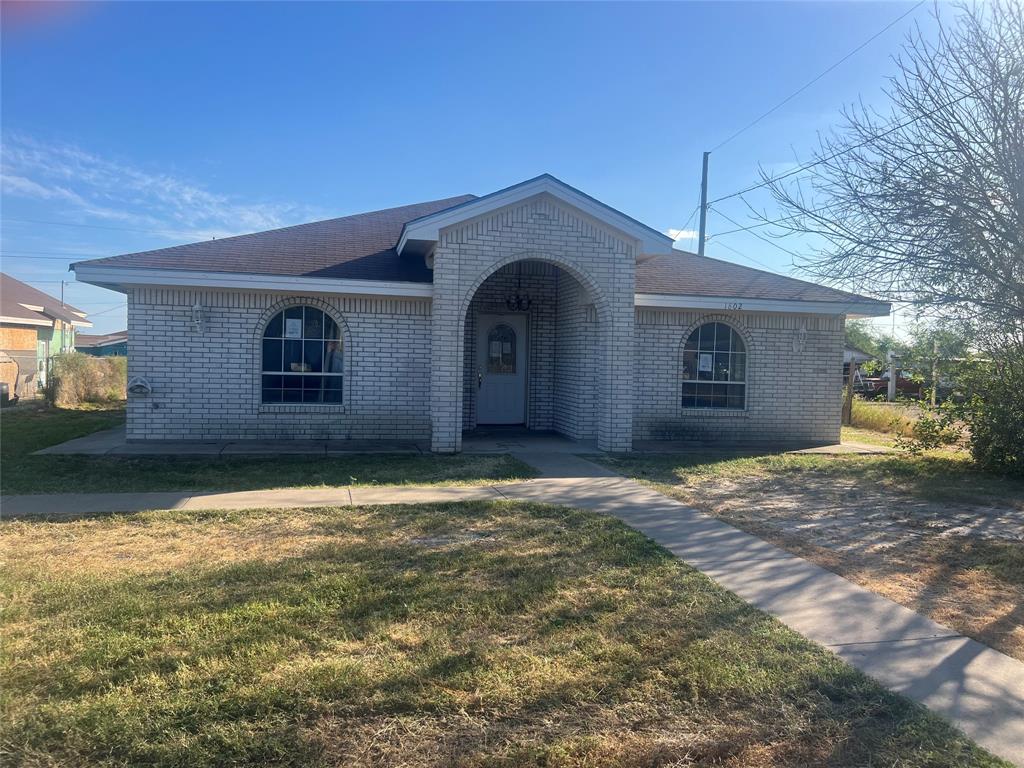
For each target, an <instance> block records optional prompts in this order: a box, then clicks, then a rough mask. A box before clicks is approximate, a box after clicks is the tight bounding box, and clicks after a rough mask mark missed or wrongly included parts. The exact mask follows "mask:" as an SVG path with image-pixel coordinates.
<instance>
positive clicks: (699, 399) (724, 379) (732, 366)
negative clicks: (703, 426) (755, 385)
mask: <svg viewBox="0 0 1024 768" xmlns="http://www.w3.org/2000/svg"><path fill="white" fill-rule="evenodd" d="M682 378H683V402H682V404H683V408H732V409H736V410H742V409H743V408H744V407H746V397H747V393H746V389H747V385H746V381H747V348H746V346H744V344H743V339H742V338H740V335H739V334H738V333H736V331H734V330H733V329H732V328H730V327H729V326H728V325H726V324H725V323H705V324H704V325H702V326H701V327H700V328H698V329H697V330H695V331H694V332H693V333H691V334H690V338H688V339H687V340H686V346H684V347H683V377H682Z"/></svg>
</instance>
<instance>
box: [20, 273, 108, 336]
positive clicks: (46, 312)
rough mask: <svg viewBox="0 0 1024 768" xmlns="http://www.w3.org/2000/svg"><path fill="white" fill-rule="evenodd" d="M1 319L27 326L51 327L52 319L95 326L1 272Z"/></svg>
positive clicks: (72, 309) (75, 311)
mask: <svg viewBox="0 0 1024 768" xmlns="http://www.w3.org/2000/svg"><path fill="white" fill-rule="evenodd" d="M0 316H2V317H3V318H4V320H5V322H17V321H18V320H24V321H25V324H26V325H51V324H52V322H53V319H54V318H56V319H58V320H63V321H64V322H66V323H75V324H76V325H86V326H89V325H92V323H90V322H88V321H87V320H86V319H85V312H83V311H82V310H80V309H78V308H77V307H73V306H71V305H70V304H67V303H61V300H60V299H56V298H54V297H53V296H51V295H50V294H48V293H43V292H42V291H40V290H39V289H38V288H33V287H32V286H31V285H29V284H28V283H23V282H21V280H17V279H16V278H13V277H11V276H10V275H8V274H5V273H3V272H0Z"/></svg>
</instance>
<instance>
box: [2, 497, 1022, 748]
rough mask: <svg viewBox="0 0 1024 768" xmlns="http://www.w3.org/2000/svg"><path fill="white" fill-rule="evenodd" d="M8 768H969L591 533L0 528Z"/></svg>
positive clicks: (752, 626)
mask: <svg viewBox="0 0 1024 768" xmlns="http://www.w3.org/2000/svg"><path fill="white" fill-rule="evenodd" d="M0 559H2V560H3V562H4V564H5V566H4V568H3V569H2V570H0V590H2V594H4V595H5V597H6V601H5V602H6V605H5V608H4V611H3V614H2V622H3V624H2V632H3V647H4V654H3V657H2V659H0V678H2V679H3V681H4V684H3V686H2V687H0V707H2V713H3V714H2V717H0V749H2V750H3V754H5V756H6V760H5V762H6V764H10V765H19V764H20V765H97V766H129V765H157V766H190V767H191V766H196V767H200V766H214V765H217V766H222V765H236V766H241V765H277V766H284V765H294V766H300V765H301V766H321V765H323V766H326V765H346V766H360V765H378V766H380V765H402V766H426V765H447V766H485V765H486V766H499V767H501V766H546V767H547V768H555V767H558V766H579V767H581V768H582V766H623V767H625V766H659V765H669V764H671V765H722V766H746V767H749V766H794V767H795V766H816V765H829V766H866V765H877V766H882V765H885V766H901V768H914V767H916V766H921V767H923V766H929V767H930V768H943V767H945V766H950V767H952V766H995V765H1003V764H1002V763H1000V762H999V761H997V760H995V759H994V758H992V757H990V756H989V755H987V754H986V753H984V752H982V751H981V750H980V749H978V748H977V747H976V746H974V745H973V744H972V743H971V742H970V741H969V740H967V739H966V738H965V737H963V736H962V735H961V734H959V733H958V732H957V731H955V730H954V729H953V728H952V727H950V726H949V725H948V724H947V723H946V722H945V721H943V720H941V719H939V718H937V717H935V716H933V715H931V714H929V713H928V712H927V711H925V710H924V709H923V708H921V707H920V706H917V705H915V704H913V703H911V702H909V701H908V700H906V699H904V698H902V697H900V696H898V695H895V694H893V693H890V692H887V691H886V690H884V689H883V688H881V687H880V686H879V685H877V684H876V683H874V682H872V681H871V680H869V679H868V678H866V677H865V676H863V675H861V674H859V673H858V672H856V671H855V670H853V669H852V668H851V667H849V666H847V665H846V664H844V663H842V662H840V661H839V660H838V659H837V658H836V657H834V656H833V655H831V654H829V653H828V652H826V651H825V650H824V649H822V648H820V647H818V646H815V645H813V644H811V643H809V642H807V641H805V640H803V639H801V638H800V637H799V636H798V635H796V634H795V633H793V632H791V631H789V630H787V629H786V628H785V627H783V626H782V625H781V624H779V623H778V622H777V621H775V620H774V619H772V618H770V617H768V616H766V615H765V614H762V613H760V612H758V611H756V610H754V609H753V608H751V607H749V606H748V605H746V604H744V603H743V602H742V601H740V600H739V599H738V598H736V597H735V596H733V595H731V594H730V593H728V592H726V591H724V590H723V589H721V588H719V587H717V586H716V585H715V584H714V583H713V582H711V581H710V580H709V579H707V578H705V577H703V576H702V575H700V574H698V573H697V572H695V571H693V570H691V569H690V568H688V567H687V566H685V565H684V564H683V563H681V562H680V561H678V560H677V559H675V558H673V557H672V556H671V555H670V554H669V553H668V552H666V551H665V550H664V549H662V548H660V547H659V546H657V545H656V544H654V543H653V542H651V541H650V540H649V539H646V538H645V537H643V536H642V535H640V534H639V533H637V532H635V531H632V530H630V529H628V528H626V527H625V526H624V525H622V524H621V523H619V522H617V521H615V520H612V519H610V518H607V517H602V516H598V515H595V514H591V513H584V512H579V511H572V510H568V509H564V508H557V507H550V506H540V505H526V504H518V503H511V502H502V503H482V502H481V503H472V504H461V505H452V504H449V505H425V506H415V507H379V508H363V509H351V508H350V509H317V510H298V511H289V512H281V511H267V510H263V511H249V512H231V513H217V512H207V513H185V512H180V511H179V512H159V513H145V514H140V515H135V516H109V517H103V518H94V519H84V520H77V521H74V522H39V521H34V522H22V521H17V522H9V523H6V524H4V525H2V526H0Z"/></svg>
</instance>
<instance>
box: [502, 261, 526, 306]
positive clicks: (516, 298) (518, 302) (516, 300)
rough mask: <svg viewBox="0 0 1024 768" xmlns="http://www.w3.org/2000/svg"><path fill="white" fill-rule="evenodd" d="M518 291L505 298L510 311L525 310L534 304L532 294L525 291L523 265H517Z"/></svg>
mask: <svg viewBox="0 0 1024 768" xmlns="http://www.w3.org/2000/svg"><path fill="white" fill-rule="evenodd" d="M516 276H517V277H516V292H515V293H514V294H513V295H511V296H509V297H508V298H507V299H505V306H506V307H508V309H509V311H510V312H525V311H526V310H528V309H529V308H530V305H531V304H533V299H531V298H530V294H528V293H526V294H524V293H523V266H522V264H517V265H516Z"/></svg>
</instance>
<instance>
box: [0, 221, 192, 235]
mask: <svg viewBox="0 0 1024 768" xmlns="http://www.w3.org/2000/svg"><path fill="white" fill-rule="evenodd" d="M3 221H13V222H15V223H18V224H47V225H51V226H84V227H87V228H89V229H111V230H113V231H118V232H140V233H142V234H181V233H182V232H180V231H177V230H174V229H135V228H132V227H129V226H106V225H103V224H83V223H80V222H77V221H47V220H44V219H20V218H9V217H4V219H3Z"/></svg>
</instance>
